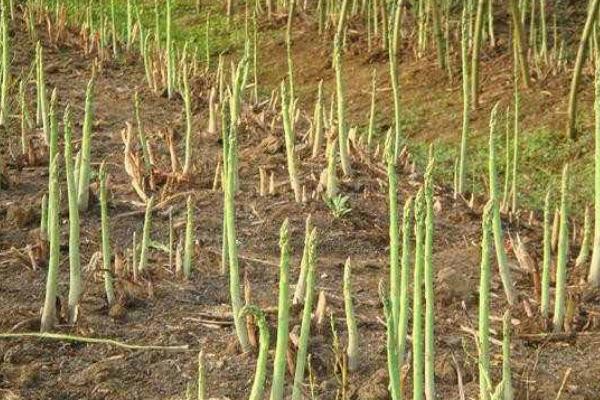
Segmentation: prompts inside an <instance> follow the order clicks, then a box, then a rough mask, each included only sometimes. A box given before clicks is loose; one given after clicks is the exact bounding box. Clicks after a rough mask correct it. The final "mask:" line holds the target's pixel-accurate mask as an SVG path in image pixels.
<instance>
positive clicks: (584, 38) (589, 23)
mask: <svg viewBox="0 0 600 400" xmlns="http://www.w3.org/2000/svg"><path fill="white" fill-rule="evenodd" d="M513 1H514V0H513ZM599 8H600V0H591V2H590V4H589V6H588V15H587V19H586V21H585V26H584V28H583V32H582V33H581V40H580V41H579V48H578V50H577V58H576V59H575V66H574V68H573V79H572V80H571V89H570V92H569V108H568V120H567V137H568V138H569V139H575V136H576V132H575V122H576V118H577V95H578V94H579V81H580V80H581V71H582V69H583V64H584V62H585V58H586V55H587V51H588V42H589V38H590V35H591V34H592V31H593V28H594V24H595V23H596V19H597V17H598V10H599ZM597 79H598V78H597ZM596 85H598V84H596ZM596 87H597V86H596ZM596 221H598V219H596ZM596 225H597V224H596ZM598 268H600V267H598ZM596 274H597V276H595V282H594V285H596V286H598V284H600V271H598V272H597V273H596Z"/></svg>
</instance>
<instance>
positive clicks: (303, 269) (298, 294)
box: [292, 214, 312, 304]
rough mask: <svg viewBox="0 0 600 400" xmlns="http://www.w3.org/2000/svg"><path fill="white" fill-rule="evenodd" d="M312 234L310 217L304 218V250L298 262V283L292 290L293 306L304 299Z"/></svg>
mask: <svg viewBox="0 0 600 400" xmlns="http://www.w3.org/2000/svg"><path fill="white" fill-rule="evenodd" d="M311 232H312V224H311V216H310V214H308V216H307V217H306V222H305V228H304V250H303V251H302V261H301V262H300V274H299V275H298V283H297V284H296V289H295V290H294V299H293V301H292V303H293V304H300V303H302V299H303V298H304V288H305V286H306V273H307V270H308V248H309V246H310V233H311Z"/></svg>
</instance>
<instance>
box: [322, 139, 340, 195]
mask: <svg viewBox="0 0 600 400" xmlns="http://www.w3.org/2000/svg"><path fill="white" fill-rule="evenodd" d="M336 149H337V139H335V138H334V139H329V140H328V142H327V188H326V193H325V195H326V196H327V198H328V199H332V198H334V197H335V196H336V195H337V194H338V180H337V174H336V167H337V162H336V161H337V157H336V155H337V154H336Z"/></svg>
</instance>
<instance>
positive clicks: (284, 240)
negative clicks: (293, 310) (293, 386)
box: [271, 218, 290, 400]
mask: <svg viewBox="0 0 600 400" xmlns="http://www.w3.org/2000/svg"><path fill="white" fill-rule="evenodd" d="M279 249H280V251H281V257H280V261H279V303H278V306H277V310H278V311H277V345H276V347H275V360H274V361H273V383H272V385H271V400H282V399H283V397H284V385H285V371H286V367H287V363H286V356H287V349H288V337H289V335H288V329H289V318H290V300H289V293H288V292H289V280H290V274H289V269H290V233H289V221H288V220H287V218H286V220H285V221H283V224H282V225H281V229H280V231H279Z"/></svg>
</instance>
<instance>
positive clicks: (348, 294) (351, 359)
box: [343, 257, 395, 372]
mask: <svg viewBox="0 0 600 400" xmlns="http://www.w3.org/2000/svg"><path fill="white" fill-rule="evenodd" d="M351 269H352V262H351V261H350V257H348V259H347V260H346V264H345V265H344V288H343V292H344V310H345V313H346V326H347V328H348V348H347V350H346V353H347V354H348V371H350V372H353V371H356V369H357V368H358V356H359V350H358V329H357V327H356V318H355V317H354V306H353V304H352V282H351V277H350V273H351ZM394 326H395V325H394Z"/></svg>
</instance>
